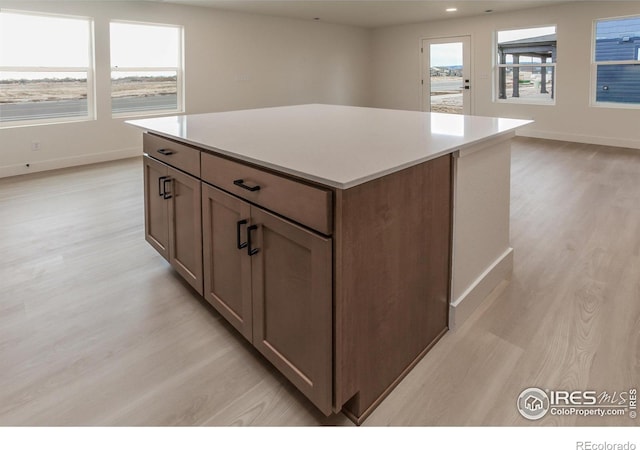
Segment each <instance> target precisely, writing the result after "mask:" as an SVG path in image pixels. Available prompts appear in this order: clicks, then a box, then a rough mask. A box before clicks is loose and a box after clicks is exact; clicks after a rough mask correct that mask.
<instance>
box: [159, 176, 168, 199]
mask: <svg viewBox="0 0 640 450" xmlns="http://www.w3.org/2000/svg"><path fill="white" fill-rule="evenodd" d="M167 178H169V177H160V178H158V195H159V196H160V197H164V180H166V179H167Z"/></svg>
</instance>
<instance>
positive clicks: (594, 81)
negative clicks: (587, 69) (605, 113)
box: [589, 15, 640, 109]
mask: <svg viewBox="0 0 640 450" xmlns="http://www.w3.org/2000/svg"><path fill="white" fill-rule="evenodd" d="M629 18H640V15H631V16H618V17H603V18H600V19H594V20H593V22H592V24H591V89H590V90H591V93H590V95H589V106H590V107H591V108H606V109H640V103H614V102H599V101H597V100H596V98H597V94H598V93H597V90H598V66H607V65H611V66H620V65H637V64H638V61H640V48H639V49H638V50H637V55H636V56H637V58H638V60H637V61H636V60H633V59H631V60H622V61H596V29H597V26H598V22H600V21H605V20H616V19H629Z"/></svg>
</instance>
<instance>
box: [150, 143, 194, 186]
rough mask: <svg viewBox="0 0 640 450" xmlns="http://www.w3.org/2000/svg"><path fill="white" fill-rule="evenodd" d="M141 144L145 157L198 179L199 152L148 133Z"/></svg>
mask: <svg viewBox="0 0 640 450" xmlns="http://www.w3.org/2000/svg"><path fill="white" fill-rule="evenodd" d="M142 142H143V146H144V152H145V153H146V154H147V155H149V156H151V157H153V158H155V159H159V160H160V161H163V162H166V163H167V164H169V165H170V166H173V167H175V168H177V169H180V170H182V171H184V172H187V173H188V174H191V175H193V176H195V177H197V178H200V151H199V150H196V149H194V148H191V147H187V146H186V145H183V144H178V143H177V142H174V141H170V140H169V139H165V138H162V137H160V136H156V135H154V134H149V133H145V134H144V135H143V137H142Z"/></svg>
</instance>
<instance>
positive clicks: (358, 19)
mask: <svg viewBox="0 0 640 450" xmlns="http://www.w3.org/2000/svg"><path fill="white" fill-rule="evenodd" d="M149 1H158V2H163V3H176V4H187V5H196V6H205V7H211V8H218V9H224V10H230V11H237V12H245V13H253V14H264V15H270V16H279V17H290V18H295V19H306V20H314V18H316V17H317V18H319V20H320V21H323V22H328V23H339V24H343V25H354V26H360V27H369V28H374V27H381V26H391V25H401V24H406V23H416V22H426V21H430V20H442V19H450V18H455V17H468V16H475V15H485V14H490V13H487V12H485V11H486V10H492V11H493V13H500V12H505V11H514V10H519V9H528V8H534V7H538V6H544V5H551V4H559V3H567V2H569V1H576V0H510V1H506V0H498V1H482V0H475V1H474V0H467V1H458V0H149ZM452 7H456V8H457V9H458V10H457V11H456V12H446V11H445V10H446V9H447V8H452Z"/></svg>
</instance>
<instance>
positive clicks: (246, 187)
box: [233, 180, 260, 192]
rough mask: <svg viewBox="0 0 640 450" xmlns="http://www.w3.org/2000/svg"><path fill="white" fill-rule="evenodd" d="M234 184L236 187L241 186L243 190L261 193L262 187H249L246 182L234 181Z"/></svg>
mask: <svg viewBox="0 0 640 450" xmlns="http://www.w3.org/2000/svg"><path fill="white" fill-rule="evenodd" d="M233 184H235V185H236V186H240V187H241V188H242V189H246V190H247V191H251V192H255V191H259V190H260V186H258V185H256V186H247V185H246V184H244V180H234V181H233Z"/></svg>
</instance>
